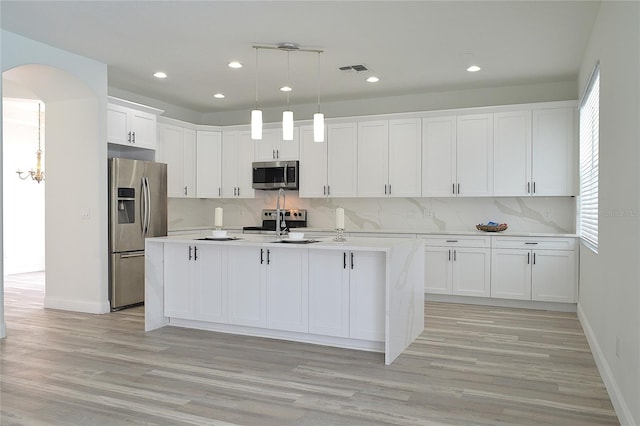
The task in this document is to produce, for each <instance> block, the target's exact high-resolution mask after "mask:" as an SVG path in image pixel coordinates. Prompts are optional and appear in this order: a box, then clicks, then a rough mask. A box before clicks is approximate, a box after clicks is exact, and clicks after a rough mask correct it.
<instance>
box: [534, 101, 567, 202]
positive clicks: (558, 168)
mask: <svg viewBox="0 0 640 426" xmlns="http://www.w3.org/2000/svg"><path fill="white" fill-rule="evenodd" d="M574 111H575V109H574V108H549V109H535V110H533V166H532V178H531V180H532V181H533V185H532V190H533V195H576V194H577V190H576V183H575V178H576V174H577V173H576V164H575V158H576V157H575V154H574V153H575V150H576V143H575V135H574V133H575V131H574V129H575V119H574Z"/></svg>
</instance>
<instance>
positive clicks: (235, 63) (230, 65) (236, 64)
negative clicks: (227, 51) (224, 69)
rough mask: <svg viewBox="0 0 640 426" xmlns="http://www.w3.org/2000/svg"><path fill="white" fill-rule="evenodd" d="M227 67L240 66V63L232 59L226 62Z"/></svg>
mask: <svg viewBox="0 0 640 426" xmlns="http://www.w3.org/2000/svg"><path fill="white" fill-rule="evenodd" d="M228 66H229V68H242V64H241V63H240V62H238V61H232V62H229V64H228Z"/></svg>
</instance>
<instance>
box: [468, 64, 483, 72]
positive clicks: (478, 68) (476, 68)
mask: <svg viewBox="0 0 640 426" xmlns="http://www.w3.org/2000/svg"><path fill="white" fill-rule="evenodd" d="M481 69H482V68H480V67H479V66H477V65H471V66H470V67H469V68H467V71H469V72H477V71H480V70H481Z"/></svg>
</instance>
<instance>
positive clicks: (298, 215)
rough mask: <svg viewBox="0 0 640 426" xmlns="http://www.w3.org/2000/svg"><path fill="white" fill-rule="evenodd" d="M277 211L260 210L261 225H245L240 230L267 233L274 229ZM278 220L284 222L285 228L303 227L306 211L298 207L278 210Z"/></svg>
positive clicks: (305, 220) (305, 221)
mask: <svg viewBox="0 0 640 426" xmlns="http://www.w3.org/2000/svg"><path fill="white" fill-rule="evenodd" d="M276 218H277V211H276V209H273V210H262V226H245V227H244V228H242V231H243V232H244V233H245V234H246V233H257V234H259V233H268V232H269V231H271V232H275V230H276ZM280 220H281V221H282V220H284V222H285V223H286V227H285V229H293V228H305V227H306V226H307V211H306V210H299V209H287V210H280Z"/></svg>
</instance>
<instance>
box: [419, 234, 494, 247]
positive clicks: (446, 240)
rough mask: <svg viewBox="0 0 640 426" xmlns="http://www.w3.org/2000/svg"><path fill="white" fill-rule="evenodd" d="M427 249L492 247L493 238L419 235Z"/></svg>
mask: <svg viewBox="0 0 640 426" xmlns="http://www.w3.org/2000/svg"><path fill="white" fill-rule="evenodd" d="M418 238H421V239H423V240H424V245H425V246H427V247H475V248H489V247H491V237H481V236H467V235H418Z"/></svg>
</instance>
